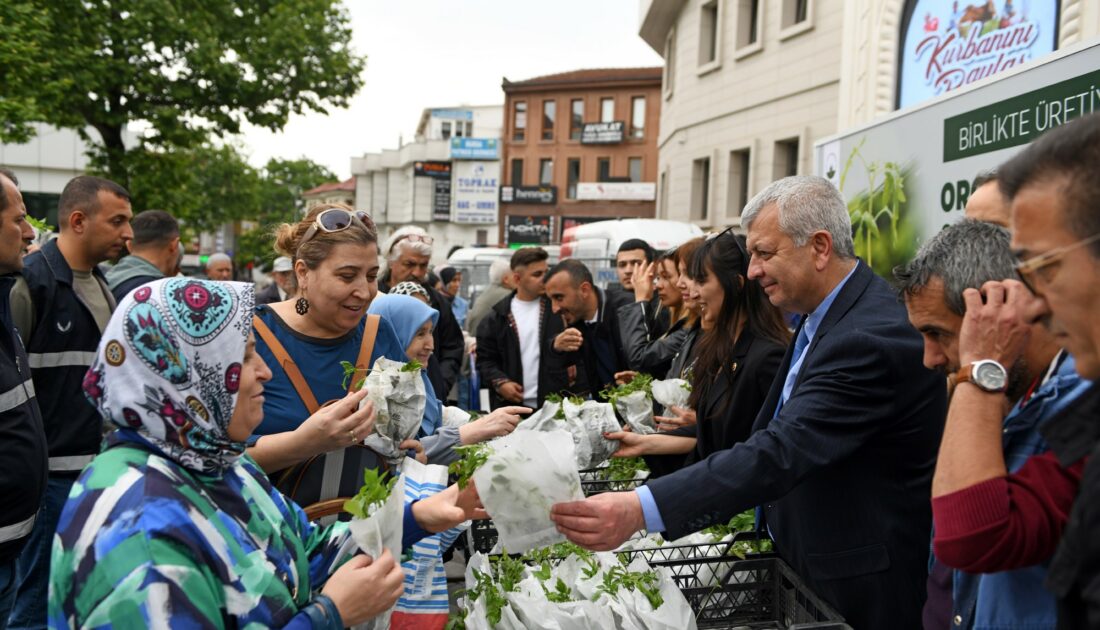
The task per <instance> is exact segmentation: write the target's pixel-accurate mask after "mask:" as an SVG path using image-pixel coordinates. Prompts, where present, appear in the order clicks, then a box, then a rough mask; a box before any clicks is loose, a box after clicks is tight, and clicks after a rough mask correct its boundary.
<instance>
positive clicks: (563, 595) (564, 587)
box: [542, 578, 573, 604]
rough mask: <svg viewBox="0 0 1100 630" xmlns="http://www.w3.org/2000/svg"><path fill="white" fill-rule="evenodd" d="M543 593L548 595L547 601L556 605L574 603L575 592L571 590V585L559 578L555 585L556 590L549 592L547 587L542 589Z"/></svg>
mask: <svg viewBox="0 0 1100 630" xmlns="http://www.w3.org/2000/svg"><path fill="white" fill-rule="evenodd" d="M542 592H543V593H545V594H546V600H547V601H551V602H554V603H556V604H564V603H565V602H571V601H573V591H572V589H570V588H569V585H568V584H566V583H565V582H563V581H562V579H561V578H558V581H557V582H556V583H555V584H554V590H553V591H551V590H548V589H547V588H546V586H545V585H543V587H542Z"/></svg>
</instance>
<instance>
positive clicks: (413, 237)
mask: <svg viewBox="0 0 1100 630" xmlns="http://www.w3.org/2000/svg"><path fill="white" fill-rule="evenodd" d="M401 241H408V242H410V243H424V244H425V245H429V246H430V245H431V244H432V243H434V242H435V239H434V238H432V237H431V236H429V235H427V234H417V233H415V232H413V233H411V234H402V235H401V237H400V238H398V239H397V240H396V241H394V242H393V244H392V245H390V251H391V252H392V251H393V248H394V247H397V244H398V243H400V242H401Z"/></svg>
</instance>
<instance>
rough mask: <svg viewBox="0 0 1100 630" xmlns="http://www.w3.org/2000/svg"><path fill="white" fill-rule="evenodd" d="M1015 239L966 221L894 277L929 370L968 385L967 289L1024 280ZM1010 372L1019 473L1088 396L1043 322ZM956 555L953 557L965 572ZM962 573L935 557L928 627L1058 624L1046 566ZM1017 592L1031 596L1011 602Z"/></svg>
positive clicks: (1013, 458)
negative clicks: (1056, 422) (1055, 425)
mask: <svg viewBox="0 0 1100 630" xmlns="http://www.w3.org/2000/svg"><path fill="white" fill-rule="evenodd" d="M998 194H999V192H998ZM1009 241H1010V236H1009V233H1008V230H1005V229H1004V228H1002V227H999V226H997V225H994V224H993V223H988V222H983V221H979V220H975V219H965V220H963V221H961V222H959V223H956V224H954V225H950V226H948V227H946V228H944V229H943V230H942V231H941V232H940V233H939V234H937V235H936V236H935V237H934V238H933V239H932V240H930V241H929V242H928V243H926V244H925V245H924V246H923V247H921V249H920V251H919V252H917V255H916V257H915V258H914V259H913V260H912V261H911V262H910V263H909V264H908V265H906V266H905V267H904V268H898V269H897V270H895V272H894V273H895V275H896V276H897V279H898V282H899V284H900V288H901V290H902V292H903V294H904V296H905V306H906V308H907V309H908V311H909V321H910V322H911V323H912V324H913V327H914V328H916V329H917V330H918V331H920V333H921V336H923V337H924V365H925V367H927V368H929V369H937V370H941V371H942V372H944V373H945V374H949V375H951V377H952V379H958V378H959V375H960V374H963V375H966V376H967V378H970V377H969V374H970V373H971V372H973V371H974V370H975V366H970V365H966V366H963V365H960V360H959V330H960V328H961V327H962V322H963V316H964V315H965V314H966V303H965V302H964V300H963V291H965V290H967V289H981V288H982V286H983V285H984V284H985V283H987V282H1000V281H1002V280H1005V279H1007V278H1013V277H1014V276H1015V275H1016V271H1015V263H1016V259H1015V257H1014V256H1013V255H1012V250H1011V248H1010V247H1009ZM1004 367H1005V368H1007V369H1005V370H1003V376H1004V381H1003V383H1001V385H1000V386H1001V387H1003V391H1004V393H1005V397H1006V399H1007V401H1008V402H1010V403H1013V404H1012V405H1011V407H1010V408H1009V409H1008V411H1007V412H1006V415H1005V417H1004V425H1003V432H1002V440H1003V447H1004V458H1005V466H1006V468H1007V470H1008V471H1009V472H1015V471H1016V470H1018V469H1019V468H1020V467H1021V466H1023V464H1024V462H1025V461H1026V460H1027V458H1028V457H1031V456H1032V455H1037V454H1039V453H1041V452H1043V451H1045V450H1047V449H1048V448H1049V447H1048V446H1047V443H1046V440H1044V439H1043V437H1042V436H1041V435H1040V433H1039V427H1040V426H1041V425H1042V424H1044V423H1045V422H1046V421H1047V420H1048V419H1050V418H1051V417H1053V416H1054V415H1055V414H1057V413H1059V412H1060V411H1061V410H1062V409H1064V408H1065V407H1066V405H1068V404H1069V403H1070V402H1071V401H1072V400H1074V399H1076V398H1077V397H1078V396H1079V395H1080V394H1081V393H1082V392H1084V390H1085V389H1087V388H1088V382H1087V381H1084V380H1082V379H1081V378H1080V377H1079V376H1078V375H1077V373H1076V371H1075V365H1074V361H1073V357H1070V356H1069V355H1067V354H1066V353H1065V351H1063V350H1062V348H1061V347H1059V345H1058V343H1057V342H1056V341H1055V340H1054V338H1053V337H1052V336H1051V334H1050V332H1048V331H1047V330H1046V329H1045V328H1044V327H1043V326H1042V324H1039V323H1036V324H1034V325H1033V326H1032V328H1031V332H1030V336H1029V338H1028V342H1027V345H1026V347H1025V348H1024V351H1023V353H1022V354H1021V355H1020V357H1019V358H1018V359H1017V360H1016V361H1015V363H1013V364H1012V365H1007V366H1004ZM964 369H965V372H963V370H964ZM956 453H957V454H959V455H963V453H958V452H957V451H955V450H953V449H951V448H945V449H944V450H943V452H942V453H941V455H940V462H939V465H940V466H952V465H957V464H958V463H959V462H952V461H950V459H951V457H952V455H953V454H956ZM937 535H938V536H939V537H941V538H951V537H952V535H953V532H951V531H946V532H945V531H939V532H937ZM953 555H954V554H952V555H949V556H948V557H947V558H946V560H947V561H948V563H949V564H950V565H951V566H956V567H957V566H958V560H957V559H956V558H955V557H952V556H953ZM978 555H981V554H978ZM959 568H967V569H970V570H968V571H966V572H964V571H960V570H957V569H956V570H952V569H951V568H950V567H948V566H946V565H945V564H943V562H941V561H940V560H939V559H934V562H933V565H932V570H931V574H930V575H929V578H928V600H927V602H926V604H925V607H924V628H925V630H931V629H933V628H942V629H944V630H947V628H952V629H955V628H962V629H965V628H974V627H977V628H987V627H1003V626H1005V625H1006V624H1009V625H1014V627H1022V626H1029V627H1053V625H1054V623H1055V621H1056V611H1055V602H1054V597H1053V596H1052V595H1051V594H1050V593H1048V592H1046V591H1044V589H1043V580H1044V579H1046V575H1047V571H1046V567H1045V566H1043V565H1041V564H1033V565H1031V566H1024V567H1021V568H1017V569H1014V570H1011V571H1000V572H993V571H991V570H990V568H988V567H981V566H971V567H959ZM1019 593H1027V594H1028V596H1027V597H1014V596H1013V595H1014V594H1019Z"/></svg>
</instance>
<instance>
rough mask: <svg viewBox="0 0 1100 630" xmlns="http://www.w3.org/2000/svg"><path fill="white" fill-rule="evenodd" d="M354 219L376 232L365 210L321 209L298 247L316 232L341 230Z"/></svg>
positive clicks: (329, 232)
mask: <svg viewBox="0 0 1100 630" xmlns="http://www.w3.org/2000/svg"><path fill="white" fill-rule="evenodd" d="M356 221H358V222H359V224H360V225H362V226H363V227H365V228H367V229H368V230H370V231H371V232H375V233H377V231H378V230H377V228H375V227H374V221H373V220H372V219H371V218H370V215H369V214H367V212H366V211H365V210H355V211H349V210H345V209H344V208H329V209H328V210H323V211H321V213H320V214H318V215H317V218H315V219H314V220H313V225H311V226H309V229H308V230H306V233H305V234H304V235H303V236H302V240H301V242H300V243H299V244H298V247H301V246H302V245H304V244H305V243H307V242H308V241H309V239H311V238H313V237H314V236H317V233H318V232H324V233H326V234H332V233H333V232H343V231H344V230H346V229H348V228H349V227H351V226H352V224H353V223H355V222H356Z"/></svg>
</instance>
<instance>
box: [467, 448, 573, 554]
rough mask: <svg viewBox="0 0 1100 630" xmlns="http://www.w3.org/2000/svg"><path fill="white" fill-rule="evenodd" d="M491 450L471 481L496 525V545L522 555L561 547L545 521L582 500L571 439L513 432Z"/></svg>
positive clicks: (557, 535)
mask: <svg viewBox="0 0 1100 630" xmlns="http://www.w3.org/2000/svg"><path fill="white" fill-rule="evenodd" d="M491 446H492V450H493V452H492V454H491V455H489V458H488V460H487V461H486V462H485V464H484V465H482V466H481V467H480V468H478V469H477V471H475V472H474V474H473V479H474V483H476V484H477V491H478V495H479V496H480V497H481V502H482V504H484V505H485V510H486V511H487V512H488V513H489V516H491V517H492V518H493V523H494V525H496V528H497V533H498V536H499V538H498V544H499V545H501V546H502V547H503V548H504V549H507V550H508V552H509V553H522V552H524V551H527V550H529V549H534V548H536V547H543V546H546V545H552V544H554V543H558V542H562V541H564V540H565V536H563V535H562V534H561V533H560V532H559V531H558V530H557V528H556V527H555V526H554V522H553V521H551V520H550V507H551V506H553V505H554V504H555V503H562V502H568V501H580V500H582V499H584V493H583V492H581V480H580V477H579V476H577V469H576V466H575V462H574V457H573V438H572V437H571V436H570V435H569V433H567V432H565V431H549V432H538V433H533V432H530V431H516V432H514V433H512V434H510V435H507V436H504V437H502V438H500V439H498V440H494V441H493V442H491Z"/></svg>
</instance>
